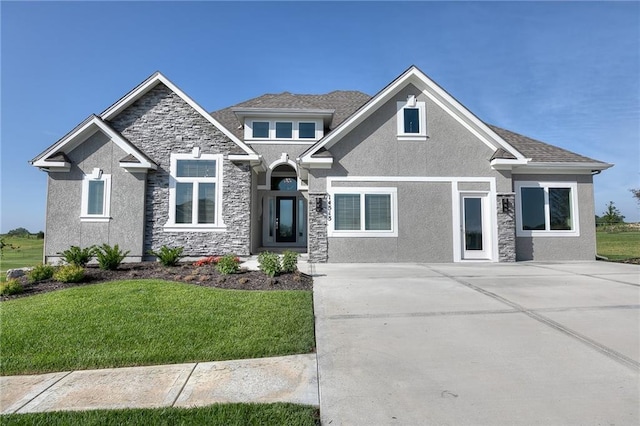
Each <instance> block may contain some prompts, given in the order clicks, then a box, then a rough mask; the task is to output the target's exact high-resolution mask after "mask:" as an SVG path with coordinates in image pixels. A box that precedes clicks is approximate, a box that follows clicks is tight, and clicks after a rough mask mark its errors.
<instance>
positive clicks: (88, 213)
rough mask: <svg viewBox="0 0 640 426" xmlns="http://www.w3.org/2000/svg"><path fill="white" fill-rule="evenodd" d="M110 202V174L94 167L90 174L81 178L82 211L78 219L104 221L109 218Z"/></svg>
mask: <svg viewBox="0 0 640 426" xmlns="http://www.w3.org/2000/svg"><path fill="white" fill-rule="evenodd" d="M110 204H111V175H106V174H103V173H102V170H100V169H97V168H96V169H94V170H93V173H92V174H91V175H86V176H85V177H84V179H83V180H82V211H81V214H80V220H81V221H83V222H105V221H108V220H109V219H110V217H109V208H110Z"/></svg>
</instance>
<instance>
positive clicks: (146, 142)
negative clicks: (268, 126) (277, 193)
mask: <svg viewBox="0 0 640 426" xmlns="http://www.w3.org/2000/svg"><path fill="white" fill-rule="evenodd" d="M111 125H112V126H113V127H114V128H115V129H116V130H117V131H119V132H120V133H121V134H122V135H123V136H124V137H125V138H127V139H128V140H129V141H130V142H131V143H133V144H134V145H135V146H136V147H137V148H139V149H140V150H141V151H143V152H144V153H145V154H146V155H147V156H149V157H150V158H151V159H152V160H153V161H154V162H155V163H156V164H157V165H158V168H157V170H155V171H150V172H149V173H148V175H147V178H146V189H147V190H146V197H145V198H144V199H145V205H146V207H145V209H143V211H144V212H145V218H144V220H143V221H141V223H145V228H144V250H145V252H146V251H148V250H149V249H153V250H157V249H159V248H160V247H161V246H162V245H168V246H172V247H175V246H181V247H184V252H183V254H184V255H186V256H194V257H195V256H205V255H214V254H226V253H234V254H238V255H247V254H249V253H250V250H251V173H252V172H251V168H250V167H249V166H248V165H246V164H234V163H232V162H231V161H229V160H223V163H222V181H221V182H219V183H218V185H217V187H216V191H222V203H221V205H218V206H216V208H219V209H222V221H223V223H224V226H225V229H218V230H215V231H210V232H209V231H205V232H189V231H184V232H176V231H166V230H165V229H164V227H165V225H166V224H167V222H168V220H169V210H170V209H171V206H170V203H169V183H170V171H171V170H170V169H171V163H170V162H171V154H189V153H191V152H192V150H193V148H194V147H198V148H200V152H201V154H221V155H223V156H226V155H228V154H230V153H231V154H235V153H238V152H240V148H239V147H238V146H237V145H236V144H235V143H234V142H233V141H231V140H230V139H229V138H228V137H227V136H226V135H225V134H224V133H222V132H221V131H220V130H219V129H217V128H216V127H215V126H213V124H211V123H210V122H209V121H207V120H206V119H205V118H204V117H202V116H201V115H200V114H199V113H198V112H197V111H196V110H194V109H193V108H192V107H191V106H190V105H189V104H187V103H186V102H185V101H183V100H182V99H181V98H180V97H179V96H178V95H177V94H175V93H173V92H171V91H170V90H169V89H168V88H167V87H166V86H164V85H163V84H158V85H157V86H156V87H154V88H153V89H151V90H150V91H149V92H148V93H146V94H145V95H144V96H143V97H141V98H140V99H138V100H137V101H136V102H134V103H133V104H132V105H130V106H129V107H128V108H127V109H125V110H124V111H122V112H121V113H120V114H118V115H117V116H116V117H115V118H113V119H112V120H111Z"/></svg>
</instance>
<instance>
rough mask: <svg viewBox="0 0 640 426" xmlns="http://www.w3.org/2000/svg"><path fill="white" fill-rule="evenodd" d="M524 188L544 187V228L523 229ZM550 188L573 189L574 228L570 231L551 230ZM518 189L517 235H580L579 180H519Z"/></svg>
mask: <svg viewBox="0 0 640 426" xmlns="http://www.w3.org/2000/svg"><path fill="white" fill-rule="evenodd" d="M522 188H542V189H544V215H545V227H546V228H547V229H545V230H544V231H543V230H525V229H522ZM549 188H569V189H571V198H570V203H571V219H572V222H573V229H572V230H568V231H562V230H551V229H549V226H550V219H551V218H550V210H549ZM515 190H516V236H517V237H579V236H580V217H579V213H578V210H579V208H578V183H577V182H538V181H519V182H515Z"/></svg>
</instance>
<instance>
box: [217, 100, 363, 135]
mask: <svg viewBox="0 0 640 426" xmlns="http://www.w3.org/2000/svg"><path fill="white" fill-rule="evenodd" d="M370 98H371V97H370V96H369V95H367V94H366V93H362V92H358V91H355V90H335V91H333V92H331V93H326V94H324V95H296V94H293V93H289V92H283V93H277V94H272V93H269V94H266V95H262V96H259V97H257V98H253V99H249V100H248V101H244V102H241V103H239V104H237V105H233V106H231V107H228V108H224V109H221V110H219V111H214V112H212V113H211V115H212V116H213V118H215V119H216V120H218V121H219V122H220V124H222V125H223V126H225V127H226V128H227V129H229V130H230V131H231V132H233V133H234V134H235V135H236V136H238V137H239V138H240V139H243V138H244V132H243V131H242V128H241V125H242V123H241V122H240V121H238V118H237V117H236V115H235V114H234V113H233V111H232V108H283V109H284V108H287V109H301V110H305V109H332V110H334V113H333V120H332V121H331V123H330V124H329V130H333V129H334V128H336V127H337V126H338V125H339V124H340V123H342V122H343V121H344V120H345V119H347V118H348V117H349V116H351V114H353V113H354V112H355V111H356V110H357V109H358V108H360V107H361V106H362V105H363V104H364V103H365V102H367V101H368V100H369V99H370Z"/></svg>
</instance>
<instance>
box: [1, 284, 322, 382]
mask: <svg viewBox="0 0 640 426" xmlns="http://www.w3.org/2000/svg"><path fill="white" fill-rule="evenodd" d="M0 319H1V324H2V333H0V347H1V348H2V357H1V359H0V374H2V375H12V374H33V373H44V372H51V371H67V370H76V369H91V368H107V367H124V366H134V365H154V364H172V363H182V362H196V361H215V360H227V359H240V358H258V357H266V356H278V355H289V354H297V353H308V352H310V351H312V350H313V348H314V347H315V341H314V328H313V327H314V325H313V303H312V294H311V292H310V291H240V290H220V289H214V288H208V287H199V286H195V285H191V284H184V283H175V282H168V281H161V280H130V281H115V282H108V283H103V284H95V285H88V286H82V287H74V288H70V289H66V290H60V291H55V292H51V293H46V294H41V295H36V296H31V297H25V298H20V299H16V300H11V301H7V302H2V303H1V304H0Z"/></svg>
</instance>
